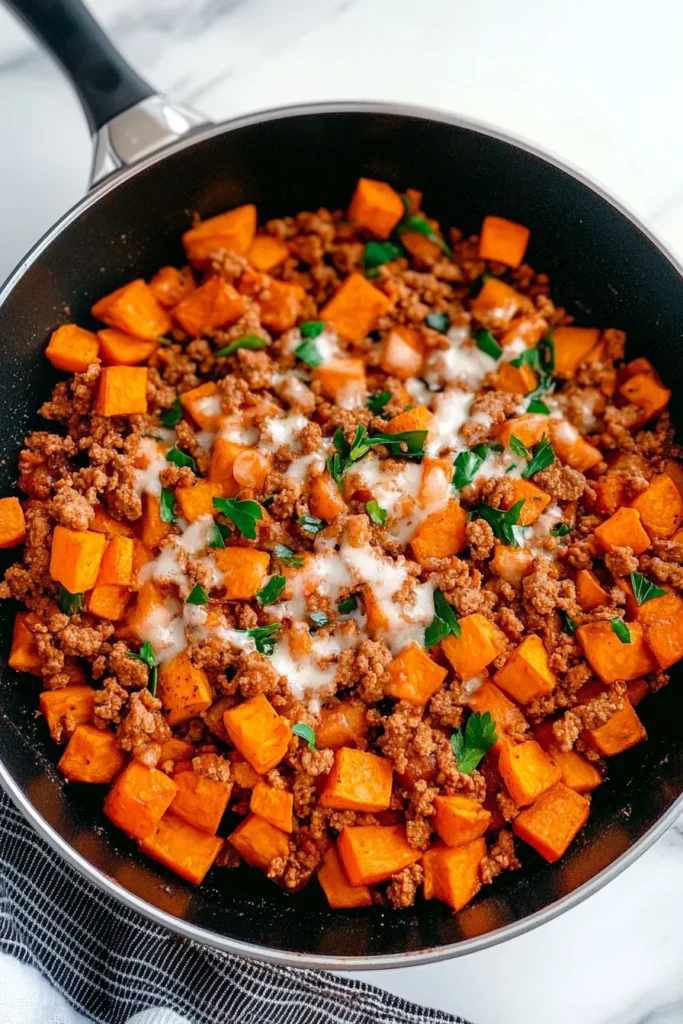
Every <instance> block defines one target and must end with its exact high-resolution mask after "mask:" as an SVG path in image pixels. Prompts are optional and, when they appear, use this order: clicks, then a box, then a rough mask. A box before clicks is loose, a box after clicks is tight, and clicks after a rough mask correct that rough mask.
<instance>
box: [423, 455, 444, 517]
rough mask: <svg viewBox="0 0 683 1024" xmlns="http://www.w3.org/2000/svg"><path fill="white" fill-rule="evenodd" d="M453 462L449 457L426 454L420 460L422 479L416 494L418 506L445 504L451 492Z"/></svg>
mask: <svg viewBox="0 0 683 1024" xmlns="http://www.w3.org/2000/svg"><path fill="white" fill-rule="evenodd" d="M452 476H453V462H452V460H451V459H448V458H444V459H435V458H432V457H431V456H429V455H428V456H427V457H426V458H424V459H423V460H422V479H421V481H420V490H419V491H418V495H417V503H418V505H419V506H420V508H434V507H437V506H439V505H445V504H446V502H447V501H448V498H449V495H450V494H451V478H452Z"/></svg>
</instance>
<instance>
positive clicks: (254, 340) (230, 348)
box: [215, 334, 268, 358]
mask: <svg viewBox="0 0 683 1024" xmlns="http://www.w3.org/2000/svg"><path fill="white" fill-rule="evenodd" d="M240 348H249V349H251V350H252V351H254V352H256V351H258V350H259V349H261V348H268V342H267V341H266V339H265V338H262V337H261V336H260V335H259V334H245V335H244V337H242V338H237V339H236V341H231V342H230V344H229V345H226V346H225V347H224V348H219V350H218V352H216V353H215V355H216V358H223V357H224V356H234V354H235V352H237V350H238V349H240Z"/></svg>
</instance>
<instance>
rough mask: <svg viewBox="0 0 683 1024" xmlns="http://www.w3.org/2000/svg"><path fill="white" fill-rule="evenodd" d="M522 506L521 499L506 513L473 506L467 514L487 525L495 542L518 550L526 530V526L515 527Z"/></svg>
mask: <svg viewBox="0 0 683 1024" xmlns="http://www.w3.org/2000/svg"><path fill="white" fill-rule="evenodd" d="M523 505H524V499H523V498H520V500H519V501H516V502H515V504H514V505H513V506H512V508H509V509H508V510H507V511H506V512H504V511H503V510H502V509H499V508H491V507H490V506H489V505H475V507H474V508H472V509H471V510H470V513H469V514H470V518H472V519H476V518H477V517H479V518H480V519H483V520H484V522H486V523H488V524H489V526H490V527H491V529H492V530H493V533H494V536H495V537H496V539H497V540H499V541H501V542H502V543H503V544H510V545H512V547H513V548H519V547H521V546H522V541H523V540H524V533H525V531H526V529H527V527H526V526H518V525H517V523H518V521H519V517H520V515H521V512H522V507H523Z"/></svg>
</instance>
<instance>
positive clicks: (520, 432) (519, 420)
mask: <svg viewBox="0 0 683 1024" xmlns="http://www.w3.org/2000/svg"><path fill="white" fill-rule="evenodd" d="M496 433H497V435H498V438H499V440H500V443H501V444H502V445H504V447H506V448H509V446H510V439H511V437H512V436H513V434H514V436H515V437H518V438H519V440H520V441H521V442H522V444H524V445H526V447H527V448H533V446H534V445H535V444H538V443H539V441H540V440H541V438H542V437H543V435H544V434H547V433H548V417H547V416H546V415H544V414H543V413H539V412H525V413H524V414H523V415H522V416H515V417H513V419H511V420H506V422H505V423H501V424H500V426H499V427H497V428H496Z"/></svg>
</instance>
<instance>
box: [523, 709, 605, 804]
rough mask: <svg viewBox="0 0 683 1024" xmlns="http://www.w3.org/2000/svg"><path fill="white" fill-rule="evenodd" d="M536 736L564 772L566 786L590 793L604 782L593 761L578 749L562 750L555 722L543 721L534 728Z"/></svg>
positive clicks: (579, 791)
mask: <svg viewBox="0 0 683 1024" xmlns="http://www.w3.org/2000/svg"><path fill="white" fill-rule="evenodd" d="M534 738H535V739H536V741H537V742H538V743H540V745H541V746H542V747H543V749H544V750H545V751H546V753H548V754H550V756H551V758H552V759H553V761H554V762H555V764H556V765H557V766H558V768H559V769H560V771H561V772H562V781H563V782H564V784H565V786H569V788H570V789H575V790H576V792H577V793H590V792H591V790H593V789H595V788H596V786H599V785H600V783H601V782H602V775H601V774H600V772H599V771H598V769H597V768H596V767H595V765H594V764H593V762H592V761H589V760H588V758H587V757H584V756H583V754H579V753H578V751H576V750H560V747H559V746H558V743H557V740H556V738H555V734H554V732H553V723H552V721H551V720H550V719H546V720H545V721H543V722H541V723H540V725H538V726H536V728H535V729H534Z"/></svg>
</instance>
